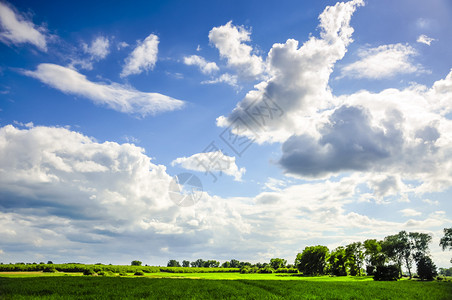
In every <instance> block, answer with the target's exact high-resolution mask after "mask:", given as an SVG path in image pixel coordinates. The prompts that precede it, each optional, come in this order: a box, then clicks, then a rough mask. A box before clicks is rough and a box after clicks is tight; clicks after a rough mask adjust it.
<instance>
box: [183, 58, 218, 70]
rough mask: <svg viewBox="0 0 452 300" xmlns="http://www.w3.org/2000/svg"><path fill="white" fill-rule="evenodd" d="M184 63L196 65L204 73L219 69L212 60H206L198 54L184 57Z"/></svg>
mask: <svg viewBox="0 0 452 300" xmlns="http://www.w3.org/2000/svg"><path fill="white" fill-rule="evenodd" d="M184 64H186V65H188V66H198V67H199V69H200V70H201V72H203V73H204V74H210V73H213V72H216V71H218V70H219V68H218V66H217V64H216V63H214V62H207V61H206V60H205V59H204V57H202V56H199V55H190V56H186V57H184Z"/></svg>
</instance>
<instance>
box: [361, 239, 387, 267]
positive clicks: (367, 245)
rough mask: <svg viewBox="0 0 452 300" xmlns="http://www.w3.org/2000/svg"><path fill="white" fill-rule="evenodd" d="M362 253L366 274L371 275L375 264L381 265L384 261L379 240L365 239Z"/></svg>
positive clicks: (384, 257)
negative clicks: (365, 264)
mask: <svg viewBox="0 0 452 300" xmlns="http://www.w3.org/2000/svg"><path fill="white" fill-rule="evenodd" d="M363 245H364V249H365V250H364V255H365V260H366V263H367V268H366V271H367V275H373V273H374V272H375V270H376V268H377V266H383V265H384V263H385V261H386V256H385V254H384V253H383V252H382V248H381V242H379V241H377V240H376V239H369V240H365V241H364V243H363Z"/></svg>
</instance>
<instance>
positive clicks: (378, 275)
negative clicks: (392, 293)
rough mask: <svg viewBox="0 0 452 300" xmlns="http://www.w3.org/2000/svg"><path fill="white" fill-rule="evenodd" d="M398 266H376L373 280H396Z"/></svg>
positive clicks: (397, 277)
mask: <svg viewBox="0 0 452 300" xmlns="http://www.w3.org/2000/svg"><path fill="white" fill-rule="evenodd" d="M399 277H400V276H399V266H397V265H389V266H383V265H380V266H377V269H376V270H375V274H374V280H376V281H396V280H397V279H399Z"/></svg>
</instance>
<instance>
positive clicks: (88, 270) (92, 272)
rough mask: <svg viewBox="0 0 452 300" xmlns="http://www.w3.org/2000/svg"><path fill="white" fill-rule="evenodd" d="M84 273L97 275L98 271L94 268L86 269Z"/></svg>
mask: <svg viewBox="0 0 452 300" xmlns="http://www.w3.org/2000/svg"><path fill="white" fill-rule="evenodd" d="M83 275H87V276H93V275H97V273H96V272H94V270H93V269H86V270H85V271H83Z"/></svg>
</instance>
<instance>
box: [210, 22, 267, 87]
mask: <svg viewBox="0 0 452 300" xmlns="http://www.w3.org/2000/svg"><path fill="white" fill-rule="evenodd" d="M250 34H251V32H250V31H248V30H246V29H245V28H244V27H243V26H235V25H232V21H229V22H228V23H226V24H225V25H223V26H219V27H214V28H212V30H210V32H209V41H210V43H212V44H213V45H214V46H215V47H216V48H217V49H218V51H219V52H220V56H221V57H222V58H225V59H226V60H227V63H228V66H229V67H231V68H233V69H234V70H236V71H237V72H238V74H239V76H241V77H243V78H245V79H251V80H255V79H257V78H258V77H259V75H261V74H262V72H263V71H264V64H263V61H262V58H261V57H260V56H257V55H255V54H252V52H253V48H252V47H251V46H249V45H247V44H245V42H249V41H250V40H251V39H250Z"/></svg>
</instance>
